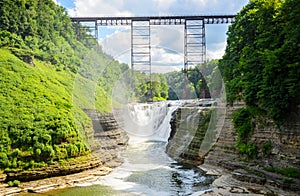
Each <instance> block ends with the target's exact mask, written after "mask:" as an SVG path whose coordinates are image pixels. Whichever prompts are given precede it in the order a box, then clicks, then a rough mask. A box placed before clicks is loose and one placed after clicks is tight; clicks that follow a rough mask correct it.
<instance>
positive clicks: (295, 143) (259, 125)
mask: <svg viewBox="0 0 300 196" xmlns="http://www.w3.org/2000/svg"><path fill="white" fill-rule="evenodd" d="M244 106H245V104H244V103H235V104H234V105H233V106H228V107H227V109H226V114H225V120H224V124H223V126H222V129H221V131H220V133H219V135H218V138H217V141H216V143H215V144H214V145H213V147H212V148H211V149H210V151H209V152H208V153H207V154H205V153H202V152H201V143H203V136H204V135H205V134H207V133H206V130H207V127H204V126H203V125H204V124H205V120H203V119H201V118H203V117H205V111H201V112H200V111H199V109H197V108H179V110H177V111H176V112H175V113H174V114H173V118H172V120H171V128H172V132H171V136H170V138H169V143H168V145H167V150H166V151H167V153H168V154H169V155H170V156H171V157H173V158H174V159H176V160H178V161H179V162H181V163H187V164H191V165H200V164H202V163H204V164H206V165H214V166H218V167H221V168H224V169H227V170H228V171H230V172H232V173H231V175H232V177H233V178H235V179H237V180H239V181H245V182H251V183H257V184H261V185H263V186H269V187H274V186H276V187H279V188H281V189H283V190H289V191H296V192H298V191H300V186H299V184H300V180H299V179H298V178H290V177H288V176H285V175H282V174H279V173H276V172H274V171H273V172H270V171H268V170H266V169H265V168H275V170H277V171H278V170H280V169H285V168H294V169H296V170H297V169H298V170H299V169H300V123H299V118H296V117H295V115H294V116H293V118H290V120H289V122H286V123H284V124H282V125H281V126H280V127H278V126H277V125H275V123H274V122H273V121H272V120H270V119H267V118H257V119H256V122H255V125H256V126H255V129H254V132H253V134H252V136H251V139H250V142H251V143H252V144H255V145H256V146H257V149H258V151H257V154H256V156H255V157H254V158H253V159H247V157H246V156H245V155H241V154H239V153H238V151H237V149H236V142H237V139H238V135H237V131H236V130H235V128H234V126H233V123H232V114H233V113H234V112H235V111H236V110H237V109H239V108H241V107H244ZM203 113H204V114H203ZM208 114H209V113H207V112H206V115H208ZM209 115H210V114H209ZM299 116H300V115H299ZM187 117H188V118H187ZM197 118H200V119H197ZM197 123H198V124H197ZM198 126H200V127H202V128H204V129H198ZM191 130H194V131H193V132H191ZM204 141H205V140H204ZM289 180H290V181H289ZM287 181H289V182H287ZM270 189H271V190H272V188H270Z"/></svg>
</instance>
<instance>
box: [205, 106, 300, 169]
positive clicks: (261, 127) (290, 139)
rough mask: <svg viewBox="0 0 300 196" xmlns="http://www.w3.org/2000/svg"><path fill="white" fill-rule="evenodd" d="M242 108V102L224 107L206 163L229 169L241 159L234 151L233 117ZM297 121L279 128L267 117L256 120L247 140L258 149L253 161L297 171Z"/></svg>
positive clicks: (299, 162)
mask: <svg viewBox="0 0 300 196" xmlns="http://www.w3.org/2000/svg"><path fill="white" fill-rule="evenodd" d="M241 107H244V104H243V103H236V104H234V106H233V107H227V113H226V118H225V122H224V126H223V128H222V131H221V133H220V136H219V138H218V141H217V143H216V144H215V146H214V148H213V150H211V151H210V153H209V154H208V156H207V157H206V158H205V163H209V164H213V165H220V166H224V167H226V168H229V169H230V167H231V166H230V165H232V163H234V162H240V161H238V160H239V158H242V157H241V155H239V154H238V152H237V151H236V150H235V143H236V141H237V132H236V130H235V128H234V126H233V123H232V114H233V112H234V111H236V110H237V109H239V108H241ZM299 116H300V115H299ZM296 119H297V118H293V119H291V120H290V121H289V122H286V123H284V124H283V125H281V126H277V125H276V124H275V123H274V122H273V121H272V120H270V119H267V118H260V119H258V120H256V122H255V125H256V126H255V129H254V133H253V134H252V136H251V140H250V141H251V143H253V144H255V145H256V146H257V147H258V154H257V157H256V158H255V159H254V160H253V161H255V162H256V163H257V164H258V165H263V166H265V167H275V168H286V167H292V168H298V169H300V123H299V121H298V119H297V120H296ZM266 148H267V149H266Z"/></svg>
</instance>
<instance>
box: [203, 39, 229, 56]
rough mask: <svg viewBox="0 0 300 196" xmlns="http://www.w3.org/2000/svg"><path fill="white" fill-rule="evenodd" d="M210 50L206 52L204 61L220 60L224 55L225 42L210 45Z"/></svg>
mask: <svg viewBox="0 0 300 196" xmlns="http://www.w3.org/2000/svg"><path fill="white" fill-rule="evenodd" d="M212 48H213V49H207V50H206V59H221V58H222V56H223V55H224V53H225V48H226V42H220V43H215V44H212Z"/></svg>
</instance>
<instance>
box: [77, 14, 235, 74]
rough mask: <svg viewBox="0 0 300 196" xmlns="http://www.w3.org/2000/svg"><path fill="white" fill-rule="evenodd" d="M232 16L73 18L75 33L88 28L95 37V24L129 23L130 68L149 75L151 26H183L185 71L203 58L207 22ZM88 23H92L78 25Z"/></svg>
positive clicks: (231, 19) (220, 21)
mask: <svg viewBox="0 0 300 196" xmlns="http://www.w3.org/2000/svg"><path fill="white" fill-rule="evenodd" d="M234 17H235V15H207V16H150V17H73V18H71V20H72V21H73V22H74V23H75V24H76V32H77V35H78V36H79V37H80V31H81V28H89V29H90V32H91V35H93V37H94V38H95V39H98V26H122V25H126V26H131V68H132V70H133V69H134V68H139V70H141V71H143V72H146V73H150V74H151V39H150V38H151V33H150V32H151V31H150V30H151V29H150V28H151V26H152V25H184V70H185V71H187V70H188V68H189V67H191V66H193V65H194V66H195V65H197V64H203V63H205V61H206V41H205V25H206V24H226V23H233V22H234ZM81 23H82V24H84V23H89V24H92V25H91V26H88V27H87V26H83V25H80V24H81Z"/></svg>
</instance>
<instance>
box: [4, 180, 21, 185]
mask: <svg viewBox="0 0 300 196" xmlns="http://www.w3.org/2000/svg"><path fill="white" fill-rule="evenodd" d="M20 184H21V182H20V181H19V180H14V181H9V182H8V183H7V185H8V186H9V187H19V186H20Z"/></svg>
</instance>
